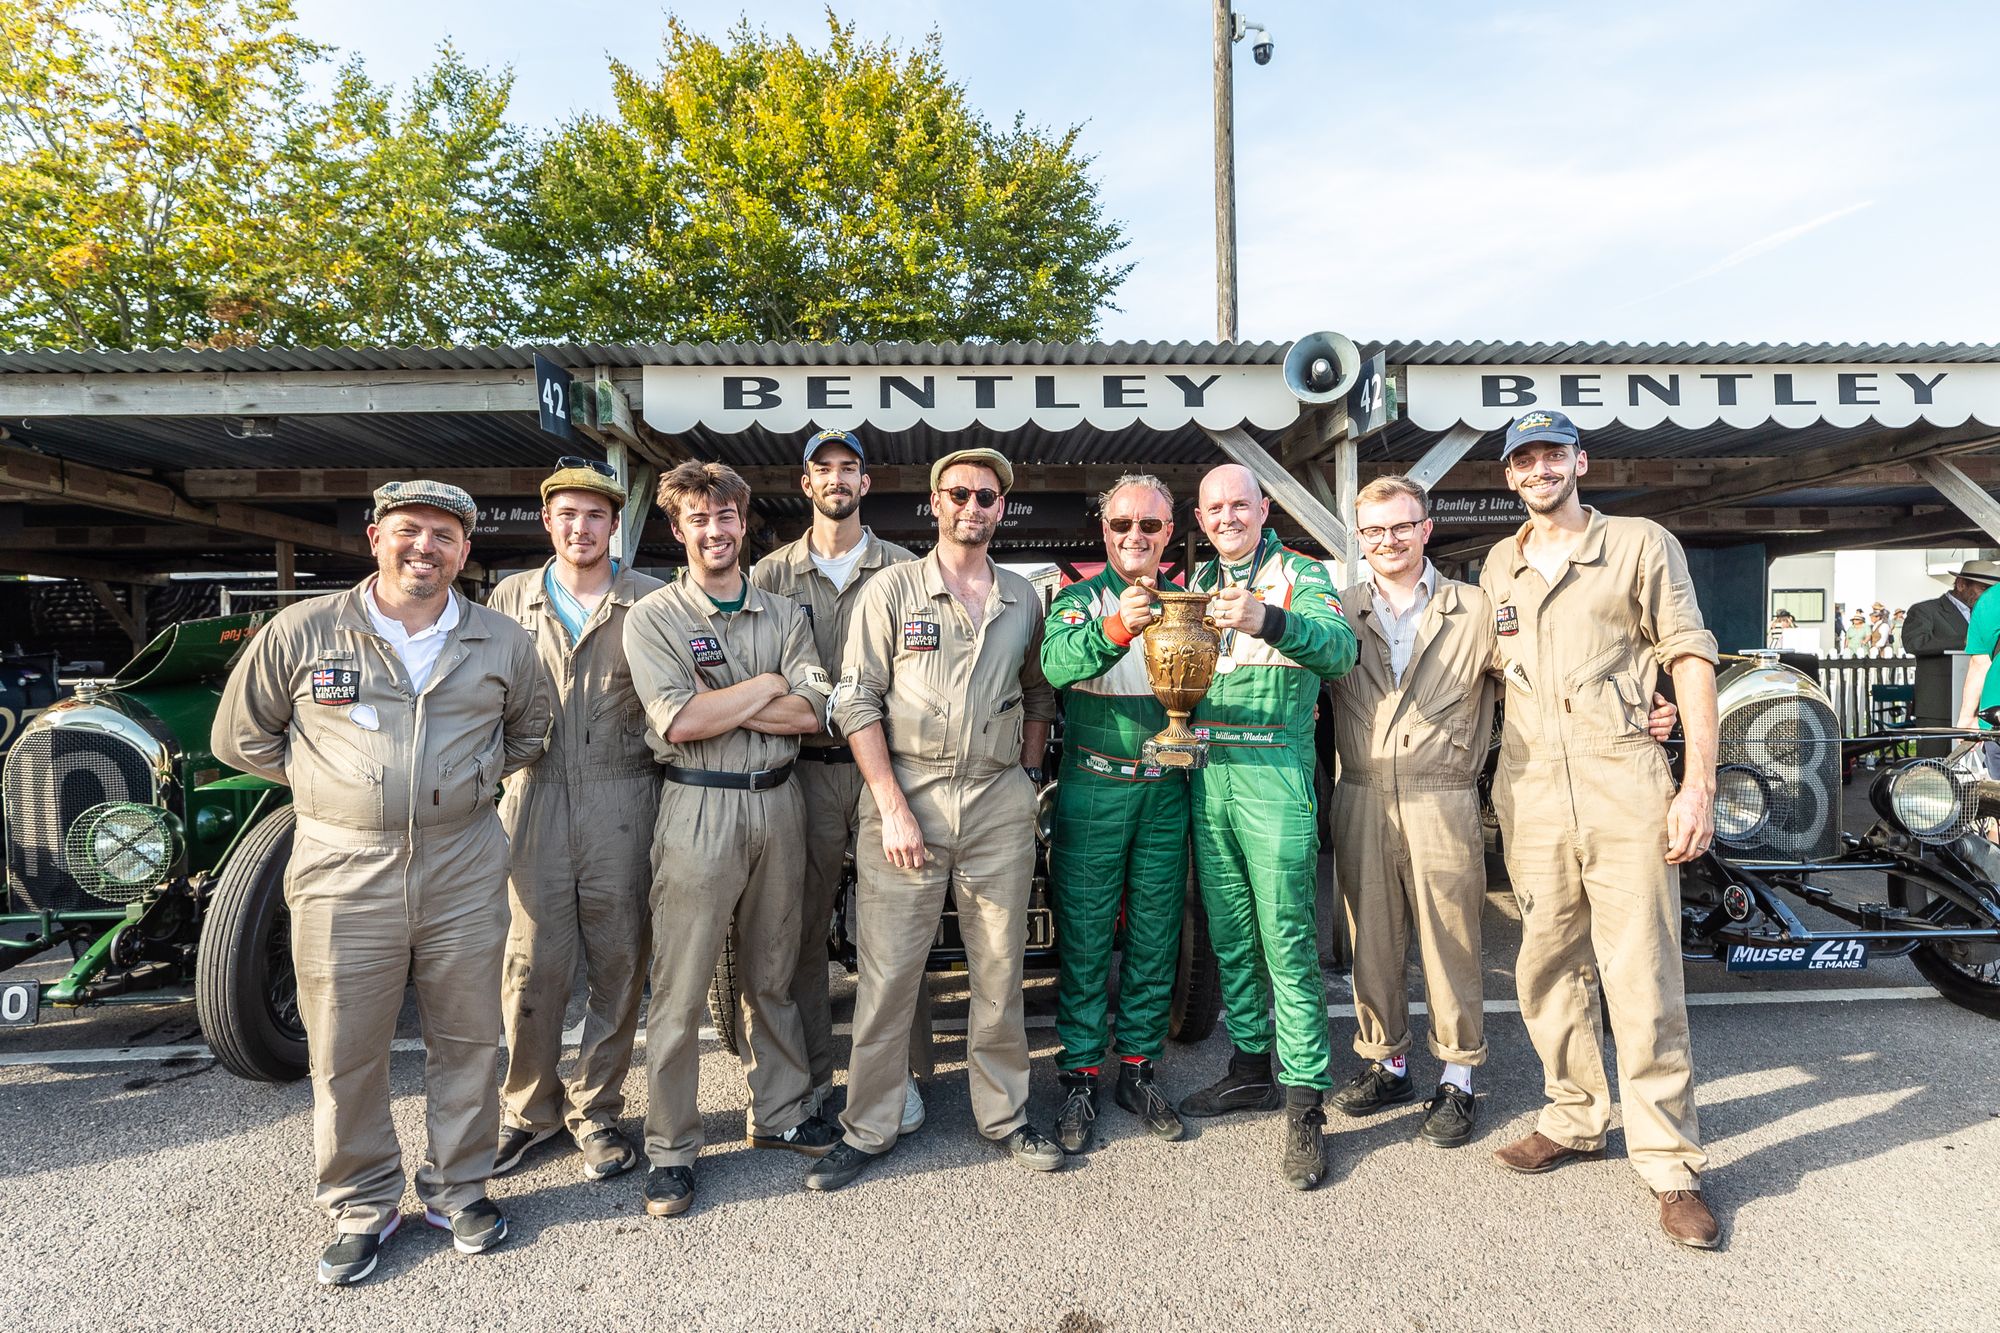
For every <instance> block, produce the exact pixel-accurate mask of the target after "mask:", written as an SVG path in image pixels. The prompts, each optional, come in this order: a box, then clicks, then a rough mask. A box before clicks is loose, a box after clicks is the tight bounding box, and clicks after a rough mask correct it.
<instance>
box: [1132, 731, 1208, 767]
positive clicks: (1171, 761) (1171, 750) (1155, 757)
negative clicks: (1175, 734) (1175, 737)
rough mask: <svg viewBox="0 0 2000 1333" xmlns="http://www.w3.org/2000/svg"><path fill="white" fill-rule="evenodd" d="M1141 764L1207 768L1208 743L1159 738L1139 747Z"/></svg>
mask: <svg viewBox="0 0 2000 1333" xmlns="http://www.w3.org/2000/svg"><path fill="white" fill-rule="evenodd" d="M1139 762H1140V763H1142V764H1149V765H1158V766H1159V767H1161V768H1186V769H1195V768H1207V767H1208V742H1207V741H1162V740H1160V739H1159V738H1158V737H1154V738H1153V739H1152V740H1149V741H1147V742H1146V743H1145V744H1144V745H1142V746H1140V747H1139Z"/></svg>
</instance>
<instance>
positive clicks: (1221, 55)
mask: <svg viewBox="0 0 2000 1333" xmlns="http://www.w3.org/2000/svg"><path fill="white" fill-rule="evenodd" d="M1214 3H1215V337H1216V341H1218V342H1235V341H1236V110H1235V105H1234V103H1235V93H1234V87H1233V84H1232V71H1231V64H1232V57H1231V54H1230V47H1232V46H1234V45H1235V43H1236V19H1235V16H1234V15H1232V14H1231V13H1230V12H1229V0H1214Z"/></svg>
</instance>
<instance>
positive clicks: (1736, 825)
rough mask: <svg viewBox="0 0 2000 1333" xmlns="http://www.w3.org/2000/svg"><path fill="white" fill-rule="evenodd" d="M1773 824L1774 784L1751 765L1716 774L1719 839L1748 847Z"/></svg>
mask: <svg viewBox="0 0 2000 1333" xmlns="http://www.w3.org/2000/svg"><path fill="white" fill-rule="evenodd" d="M1770 822H1771V780H1770V778H1768V777H1767V776H1766V775H1764V774H1763V773H1760V772H1758V771H1757V770H1756V769H1755V768H1752V767H1751V766H1750V765H1748V764H1724V765H1723V766H1722V767H1720V768H1718V769H1716V770H1715V837H1716V841H1718V842H1726V843H1736V844H1747V843H1753V842H1755V841H1756V840H1757V835H1758V834H1760V833H1762V832H1763V831H1764V826H1765V825H1766V824H1768V823H1770Z"/></svg>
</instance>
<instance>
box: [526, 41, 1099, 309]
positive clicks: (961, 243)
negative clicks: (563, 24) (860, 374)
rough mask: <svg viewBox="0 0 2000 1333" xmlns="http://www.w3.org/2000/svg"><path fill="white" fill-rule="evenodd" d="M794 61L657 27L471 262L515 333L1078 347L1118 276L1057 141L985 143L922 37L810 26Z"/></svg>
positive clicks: (554, 148) (532, 167) (1073, 147)
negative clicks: (483, 257)
mask: <svg viewBox="0 0 2000 1333" xmlns="http://www.w3.org/2000/svg"><path fill="white" fill-rule="evenodd" d="M827 25H828V29H829V34H830V39H829V41H828V43H827V45H826V46H825V48H824V49H821V50H814V49H809V48H808V47H806V46H804V45H802V44H801V43H800V42H799V41H798V40H797V39H796V38H793V37H789V36H788V37H784V38H773V37H771V36H769V35H767V34H766V33H764V32H763V31H761V30H758V29H755V28H752V27H751V26H750V24H749V23H748V21H747V20H746V21H744V22H742V23H740V24H738V26H737V27H736V28H735V29H733V30H732V31H731V32H730V34H729V38H728V42H727V44H726V45H725V44H719V43H716V42H713V41H710V40H708V39H706V38H704V37H701V36H699V35H698V34H695V33H692V32H690V31H689V30H688V29H687V28H686V27H684V26H683V25H682V24H681V23H680V22H679V21H678V20H676V19H669V21H668V29H667V33H666V37H665V43H664V44H665V53H664V58H663V61H662V63H661V67H660V70H659V73H658V77H657V78H655V79H650V80H649V79H647V78H645V77H644V76H642V75H641V74H639V73H638V72H636V71H634V70H633V69H631V68H630V67H628V66H627V65H625V64H623V63H621V62H617V61H613V62H612V65H611V73H612V80H613V91H614V94H615V96H616V100H617V118H616V119H615V120H613V119H606V118H604V117H599V116H591V115H586V116H582V117H579V118H578V119H576V120H574V121H572V122H570V123H569V124H567V125H565V126H563V127H562V128H561V129H560V130H559V131H557V132H556V133H554V134H552V135H551V136H549V137H548V138H547V139H545V140H544V141H542V142H541V143H540V144H539V145H538V146H537V149H536V151H535V152H534V153H533V155H532V158H531V160H530V163H529V165H528V166H527V168H526V170H525V172H524V176H523V180H522V188H521V189H520V190H519V191H518V192H517V194H516V195H515V196H514V197H513V199H512V200H511V203H510V205H509V208H508V213H507V217H506V220H505V222H504V223H503V224H502V225H500V226H499V227H498V228H497V229H496V231H495V233H494V237H495V243H496V244H497V245H499V246H500V247H501V248H502V249H504V250H505V251H507V253H508V254H509V255H510V256H511V257H512V258H513V260H514V262H515V265H516V279H517V281H518V282H519V283H520V285H521V296H522V300H523V308H522V312H521V315H520V323H521V327H522V329H523V330H524V331H525V332H527V333H529V334H530V335H532V336H536V337H546V338H552V339H555V338H574V339H582V340H620V339H651V338H667V339H690V340H691V339H719V340H721V339H777V340H783V339H802V340H811V341H818V340H842V339H851V340H889V339H910V340H929V339H944V338H994V339H1007V338H1054V339H1074V338H1082V337H1087V336H1089V335H1090V334H1091V333H1092V332H1093V331H1094V330H1095V328H1096V325H1097V319H1098V314H1099V312H1100V311H1101V310H1102V309H1104V308H1105V307H1106V305H1107V303H1108V301H1109V299H1110V297H1111V295H1112V293H1113V292H1114V291H1115V290H1116V288H1117V287H1118V285H1119V283H1120V282H1121V281H1123V279H1124V277H1125V275H1126V273H1127V272H1128V271H1129V269H1130V265H1117V264H1114V263H1112V257H1113V256H1114V255H1115V254H1116V253H1117V251H1118V250H1119V249H1120V248H1121V247H1122V246H1123V244H1124V240H1123V236H1122V233H1121V230H1120V228H1119V227H1118V226H1117V225H1116V224H1115V223H1113V222H1110V221H1108V220H1106V219H1105V218H1104V216H1103V213H1102V210H1101V208H1100V207H1099V203H1098V198H1097V186H1096V183H1095V181H1094V180H1092V178H1091V176H1090V173H1089V170H1088V168H1089V165H1090V163H1089V159H1088V158H1086V157H1084V156H1082V155H1081V154H1080V153H1079V152H1078V151H1077V130H1076V129H1074V128H1072V129H1070V130H1068V131H1066V132H1064V133H1062V134H1060V135H1051V134H1049V133H1046V132H1044V131H1042V130H1040V129H1037V128H1033V127H1030V126H1028V125H1027V124H1026V123H1025V122H1024V120H1022V119H1021V118H1019V117H1017V118H1016V119H1015V121H1014V122H1013V124H1012V125H1011V126H1010V127H1009V128H1007V129H1004V130H996V129H994V128H993V127H992V126H991V125H990V124H989V123H987V122H986V121H985V120H984V119H983V118H981V117H980V116H979V115H978V114H976V113H975V112H974V111H973V110H972V109H971V108H970V107H968V106H967V104H966V100H965V95H964V91H963V90H962V89H961V88H960V87H959V86H958V85H957V84H955V83H953V82H952V81H951V80H950V79H949V78H948V77H947V76H946V73H945V70H944V66H943V61H942V59H941V56H940V52H939V44H938V39H937V37H936V35H935V34H932V36H931V37H930V38H929V39H927V40H926V41H925V42H924V43H923V44H922V45H921V46H919V47H917V48H916V49H914V50H910V51H907V52H899V51H898V50H896V49H895V48H894V47H893V46H891V45H890V44H888V43H886V42H883V43H871V42H867V41H863V40H860V39H859V38H857V37H856V35H855V31H854V28H853V27H852V26H851V25H848V26H843V25H842V24H841V23H840V22H839V21H838V20H837V19H836V18H835V17H834V16H833V15H832V13H831V12H829V13H828V16H827Z"/></svg>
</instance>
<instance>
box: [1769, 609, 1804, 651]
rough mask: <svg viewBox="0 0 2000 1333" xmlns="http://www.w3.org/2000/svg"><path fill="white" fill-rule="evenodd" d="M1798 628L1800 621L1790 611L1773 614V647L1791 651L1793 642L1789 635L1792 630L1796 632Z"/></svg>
mask: <svg viewBox="0 0 2000 1333" xmlns="http://www.w3.org/2000/svg"><path fill="white" fill-rule="evenodd" d="M1798 627H1799V622H1798V619H1797V617H1795V616H1793V615H1792V613H1791V612H1790V611H1776V612H1773V613H1772V615H1771V646H1772V647H1773V648H1778V649H1789V648H1790V647H1791V641H1790V639H1789V637H1788V634H1789V632H1790V631H1791V630H1795V629H1797V628H1798Z"/></svg>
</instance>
